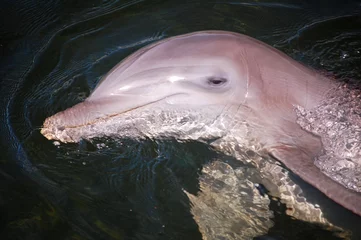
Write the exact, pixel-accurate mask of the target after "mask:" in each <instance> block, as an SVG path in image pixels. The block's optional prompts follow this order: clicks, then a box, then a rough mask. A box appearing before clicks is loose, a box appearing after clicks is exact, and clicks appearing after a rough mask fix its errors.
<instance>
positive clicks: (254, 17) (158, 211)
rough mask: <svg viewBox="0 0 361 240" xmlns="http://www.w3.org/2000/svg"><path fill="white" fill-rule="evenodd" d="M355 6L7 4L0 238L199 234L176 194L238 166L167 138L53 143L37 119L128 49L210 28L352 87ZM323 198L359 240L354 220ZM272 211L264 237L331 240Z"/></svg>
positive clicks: (72, 98)
mask: <svg viewBox="0 0 361 240" xmlns="http://www.w3.org/2000/svg"><path fill="white" fill-rule="evenodd" d="M360 10H361V9H360V3H359V2H358V1H347V2H345V1H341V0H340V1H332V2H330V1H317V3H316V2H314V1H277V2H270V1H263V2H260V1H127V2H126V1H111V0H109V1H37V2H35V1H6V0H5V1H3V2H2V3H1V7H0V14H1V16H2V17H3V19H4V20H3V22H2V24H0V57H1V58H0V81H1V85H0V91H1V94H0V96H1V97H0V99H1V102H0V103H1V108H0V121H1V128H0V131H1V132H0V135H1V140H2V141H1V143H2V145H1V150H2V154H1V157H0V164H1V165H0V238H1V239H201V233H200V231H199V228H198V225H197V223H196V221H195V220H194V219H193V215H192V213H191V207H192V205H191V203H190V200H189V199H188V197H187V195H186V194H185V193H184V191H183V190H186V191H187V192H189V193H191V194H197V193H198V192H199V184H200V183H199V180H198V176H199V174H201V170H202V167H203V166H204V165H205V164H207V163H210V162H212V161H214V160H215V159H225V158H227V160H228V161H230V162H232V164H233V165H234V167H235V168H236V167H237V166H238V165H237V164H239V163H237V160H235V159H230V158H229V157H225V156H223V155H222V154H221V153H218V152H216V151H215V150H214V149H212V148H210V147H209V146H208V145H207V144H205V143H200V142H177V141H175V140H174V139H168V140H162V141H160V140H154V139H148V140H144V141H141V142H139V141H135V140H132V139H122V140H121V141H114V140H111V139H97V141H96V142H95V143H87V142H82V143H81V144H68V145H61V146H59V147H57V146H54V145H53V144H52V143H51V142H49V141H47V140H46V139H45V138H43V137H42V136H41V134H40V133H39V127H40V126H41V124H42V122H43V120H44V119H45V118H46V117H47V116H50V115H52V114H54V113H56V112H58V111H60V110H63V109H65V108H67V107H70V106H72V105H74V104H75V103H78V102H80V101H82V100H83V99H85V98H86V96H88V94H89V93H90V91H91V90H92V89H93V88H94V87H95V85H96V84H97V82H98V81H99V80H100V78H101V77H102V76H103V75H104V74H105V73H106V72H107V71H109V70H110V68H112V67H113V66H114V65H115V64H117V63H118V62H119V61H120V60H121V59H123V58H124V57H126V56H127V55H129V54H130V53H132V52H134V51H135V50H137V49H139V48H141V47H143V46H145V45H147V44H149V43H152V42H154V41H157V40H159V39H162V38H165V37H169V36H173V35H178V34H183V33H187V32H192V31H197V30H205V29H221V30H229V31H235V32H240V33H244V34H247V35H250V36H252V37H255V38H257V39H260V40H262V41H264V42H266V43H268V44H270V45H272V46H275V47H276V48H278V49H280V50H282V51H284V52H286V53H287V54H288V55H290V56H291V57H293V58H295V59H296V60H298V61H301V62H303V63H304V64H306V65H309V66H311V67H314V68H316V69H319V70H324V71H327V72H329V73H330V74H333V75H335V76H337V77H338V78H343V79H348V80H352V81H357V80H359V79H361V69H360V68H361V67H360V66H361V53H360V52H361V41H359V39H360V37H361V18H360ZM97 144H98V145H97ZM295 178H296V179H297V177H296V176H295ZM298 182H299V184H300V185H302V186H303V188H304V189H305V191H306V192H307V191H308V192H310V194H311V195H313V196H315V197H316V198H322V195H321V194H319V193H317V191H316V190H315V189H313V188H312V187H310V186H308V185H307V184H305V183H303V182H302V181H301V180H299V179H298ZM324 201H325V206H326V207H325V209H326V210H327V211H329V212H330V211H332V212H337V214H335V215H334V216H333V217H334V218H336V220H337V218H339V219H338V220H339V222H342V225H343V227H344V228H346V229H348V230H349V231H351V232H352V233H353V236H354V239H360V237H361V234H360V229H358V228H359V226H361V220H360V218H359V217H357V216H354V215H352V214H351V213H349V212H348V211H346V210H344V209H342V208H341V207H338V206H335V204H333V203H330V202H327V199H325V200H324ZM270 208H271V210H273V211H274V212H275V217H274V218H273V221H274V227H272V228H270V230H269V232H268V236H269V237H271V236H273V237H278V238H271V239H306V238H307V239H338V238H336V237H335V236H333V235H332V232H330V231H327V230H325V229H323V228H321V227H320V226H318V225H317V224H312V223H306V222H302V221H299V220H296V219H292V218H290V217H289V216H287V215H286V214H285V211H286V209H285V206H283V205H282V204H280V203H279V202H278V201H277V200H273V201H272V202H271V204H270ZM262 239H267V238H266V237H263V238H262Z"/></svg>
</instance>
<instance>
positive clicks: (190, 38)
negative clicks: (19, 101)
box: [41, 31, 361, 215]
mask: <svg viewBox="0 0 361 240" xmlns="http://www.w3.org/2000/svg"><path fill="white" fill-rule="evenodd" d="M338 86H339V84H338V83H336V82H335V81H333V80H331V79H328V78H326V77H325V76H322V75H320V74H318V73H316V72H315V71H313V70H311V69H308V68H306V67H305V66H303V65H302V64H300V63H298V62H296V61H294V60H293V59H291V58H290V57H288V56H286V55H285V54H283V53H281V52H280V51H278V50H276V49H274V48H272V47H270V46H268V45H266V44H264V43H262V42H260V41H257V40H255V39H253V38H251V37H248V36H245V35H241V34H238V33H231V32H224V31H202V32H195V33H190V34H186V35H181V36H176V37H171V38H168V39H165V40H162V41H160V42H157V43H154V44H152V45H149V46H147V47H144V48H142V49H140V50H138V51H137V52H135V53H134V54H132V55H130V56H129V57H128V58H126V59H125V60H123V61H122V62H120V63H119V64H118V65H116V66H115V67H114V68H113V69H112V70H111V71H110V72H109V73H108V74H107V75H106V76H105V77H104V78H103V79H102V80H101V82H100V83H99V84H98V86H97V87H96V88H95V89H94V91H93V92H92V94H91V95H90V96H89V97H88V98H87V99H86V100H85V101H84V102H82V103H79V104H77V105H75V106H73V107H72V108H69V109H67V110H65V111H62V112H59V113H57V114H55V115H53V116H51V117H49V118H47V119H46V120H45V122H44V125H43V128H42V130H41V133H42V134H43V135H44V136H45V137H46V138H48V139H52V140H58V141H61V142H65V143H66V142H78V141H80V140H81V139H91V138H94V137H101V136H131V137H141V136H142V135H146V136H150V137H162V136H173V137H174V136H175V137H177V138H182V139H186V138H192V139H223V140H227V141H229V142H230V144H233V145H237V144H239V145H243V146H251V145H252V146H253V148H254V149H256V150H258V151H259V152H263V153H267V154H270V155H271V156H273V157H274V158H276V159H277V160H279V161H280V162H282V163H283V164H284V165H285V166H286V167H287V168H289V169H290V170H291V171H293V172H294V173H295V174H297V175H298V176H300V177H301V178H302V179H304V180H305V181H306V182H308V183H310V184H311V185H313V186H314V187H316V188H318V189H319V190H320V191H321V192H323V193H324V194H325V195H327V196H328V197H329V198H331V199H332V200H334V201H335V202H337V203H339V204H341V205H343V206H344V207H346V208H347V209H349V210H351V211H353V212H354V213H356V214H358V215H361V194H360V193H358V192H356V191H353V190H350V189H347V188H346V187H344V186H342V185H341V184H339V183H338V182H336V181H334V180H332V179H331V178H329V177H328V176H326V175H325V174H323V173H322V172H321V171H320V169H319V168H317V167H316V166H315V165H314V159H315V158H317V157H318V156H320V155H322V154H323V147H322V141H321V139H320V137H318V136H315V135H314V134H312V133H310V132H307V131H305V130H304V129H302V128H301V127H300V125H298V124H297V122H296V119H297V116H296V113H295V108H296V107H301V108H302V109H304V110H310V109H313V108H315V107H317V106H318V105H320V104H321V103H322V102H323V101H324V100H325V99H327V96H328V93H329V92H330V91H331V90H333V89H335V88H337V87H338ZM215 141H217V140H215Z"/></svg>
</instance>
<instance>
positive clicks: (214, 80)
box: [207, 77, 227, 86]
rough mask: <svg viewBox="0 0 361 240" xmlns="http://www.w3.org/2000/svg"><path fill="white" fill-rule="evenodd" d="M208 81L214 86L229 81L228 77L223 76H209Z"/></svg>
mask: <svg viewBox="0 0 361 240" xmlns="http://www.w3.org/2000/svg"><path fill="white" fill-rule="evenodd" d="M207 82H208V84H209V85H212V86H221V85H223V84H225V83H226V82H227V79H226V78H223V77H209V78H208V79H207Z"/></svg>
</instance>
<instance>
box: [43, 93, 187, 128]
mask: <svg viewBox="0 0 361 240" xmlns="http://www.w3.org/2000/svg"><path fill="white" fill-rule="evenodd" d="M177 95H187V94H186V93H175V94H171V95H169V96H166V97H163V98H160V99H158V100H155V101H151V102H148V103H146V104H143V105H140V106H136V107H133V108H129V109H127V110H124V111H122V112H119V113H114V114H109V115H106V116H104V117H100V118H96V119H94V120H93V121H89V122H86V123H84V124H79V125H72V126H71V125H70V126H61V128H62V129H66V128H79V127H84V126H89V125H93V124H96V123H98V122H101V121H104V120H106V119H109V118H112V117H116V116H119V115H121V114H124V113H127V112H130V111H133V110H136V109H139V108H142V107H145V106H148V105H151V104H154V103H157V102H160V101H162V100H165V99H167V98H169V97H173V96H177ZM46 128H48V126H45V127H43V128H42V130H45V129H46Z"/></svg>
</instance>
